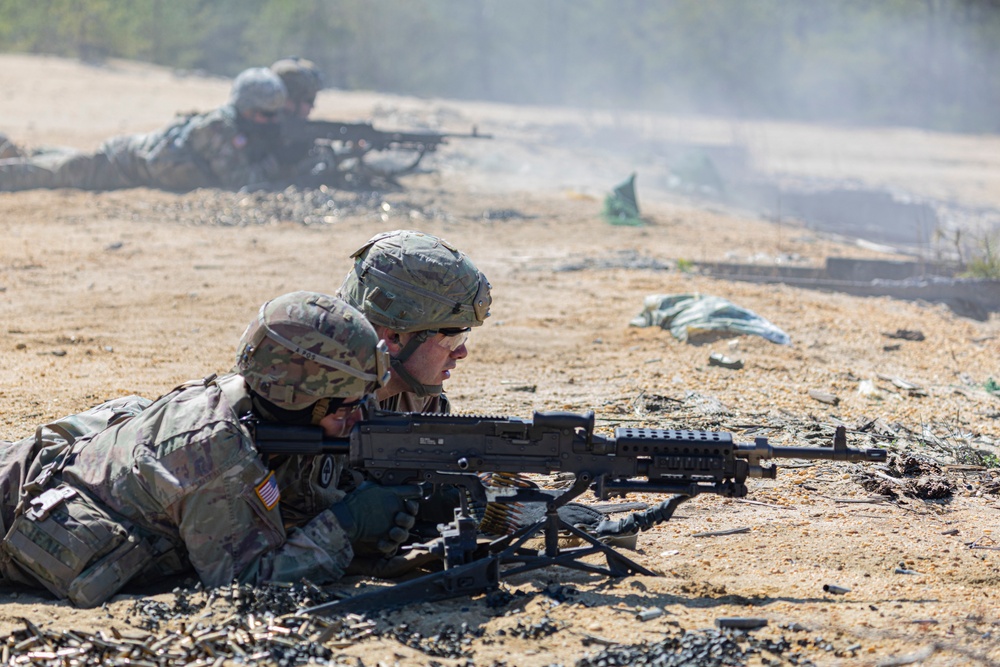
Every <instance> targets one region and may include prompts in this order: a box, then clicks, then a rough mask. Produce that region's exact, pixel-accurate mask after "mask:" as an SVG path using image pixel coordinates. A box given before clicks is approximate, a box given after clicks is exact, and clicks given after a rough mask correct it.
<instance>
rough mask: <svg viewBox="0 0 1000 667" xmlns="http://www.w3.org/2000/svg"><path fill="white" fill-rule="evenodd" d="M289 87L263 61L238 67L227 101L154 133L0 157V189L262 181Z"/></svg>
mask: <svg viewBox="0 0 1000 667" xmlns="http://www.w3.org/2000/svg"><path fill="white" fill-rule="evenodd" d="M286 100H287V94H286V92H285V87H284V84H283V83H282V82H281V79H280V77H278V76H277V75H276V74H275V73H273V72H272V71H270V70H269V69H266V68H263V67H257V68H251V69H248V70H245V71H243V72H241V73H240V74H239V75H238V76H237V77H236V79H234V81H233V88H232V93H231V95H230V100H229V103H228V104H226V105H223V106H222V107H219V108H218V109H215V110H213V111H210V112H208V113H204V114H193V115H190V116H186V117H183V118H180V119H179V120H178V121H177V122H175V123H174V124H172V125H171V126H169V127H167V128H166V129H164V130H160V131H158V132H152V133H149V134H136V135H126V136H121V137H114V138H112V139H109V140H107V141H106V142H104V144H102V145H101V147H100V149H98V151H97V152H96V153H93V154H86V153H80V152H78V151H67V150H58V151H42V152H39V153H37V154H33V155H31V156H29V157H22V158H15V159H8V160H0V191H15V190H29V189H34V188H79V189H82V190H115V189H119V188H131V187H142V186H145V187H153V188H161V189H164V190H174V191H178V192H184V191H188V190H194V189H196V188H200V187H220V188H226V189H232V190H238V189H240V188H243V187H260V186H261V185H262V184H265V183H267V182H269V181H271V180H273V179H274V178H275V177H276V176H278V171H279V167H278V162H277V159H276V157H275V152H276V151H277V150H278V148H279V144H280V137H279V133H278V125H277V119H278V115H279V113H280V112H281V111H282V110H283V109H284V107H285V102H286Z"/></svg>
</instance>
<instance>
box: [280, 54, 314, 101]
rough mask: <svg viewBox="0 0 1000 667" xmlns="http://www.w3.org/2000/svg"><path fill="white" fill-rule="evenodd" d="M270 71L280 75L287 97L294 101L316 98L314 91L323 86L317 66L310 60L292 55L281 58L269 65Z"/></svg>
mask: <svg viewBox="0 0 1000 667" xmlns="http://www.w3.org/2000/svg"><path fill="white" fill-rule="evenodd" d="M271 71H272V72H274V73H275V74H277V75H278V76H279V77H281V81H282V83H284V84H285V90H286V91H287V92H288V99H290V100H292V101H293V102H295V103H299V102H309V103H310V104H311V103H312V102H314V101H315V100H316V93H318V92H319V89H320V88H322V87H323V77H322V75H321V74H320V73H319V68H318V67H316V64H315V63H314V62H312V61H311V60H306V59H305V58H299V57H298V56H294V57H291V58H282V59H281V60H278V61H276V62H275V63H274V64H272V65H271Z"/></svg>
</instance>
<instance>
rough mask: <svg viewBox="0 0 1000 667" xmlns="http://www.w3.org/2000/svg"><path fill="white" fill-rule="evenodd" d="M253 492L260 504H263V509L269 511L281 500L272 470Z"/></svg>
mask: <svg viewBox="0 0 1000 667" xmlns="http://www.w3.org/2000/svg"><path fill="white" fill-rule="evenodd" d="M254 490H255V491H256V492H257V497H258V498H260V502H262V503H264V507H266V508H267V509H269V510H272V509H274V506H275V505H277V504H278V501H279V500H281V491H279V490H278V480H277V479H275V478H274V471H273V470H272V471H271V472H269V473H268V474H267V477H265V478H264V481H263V482H261V483H260V484H258V485H257V487H256V488H255V489H254Z"/></svg>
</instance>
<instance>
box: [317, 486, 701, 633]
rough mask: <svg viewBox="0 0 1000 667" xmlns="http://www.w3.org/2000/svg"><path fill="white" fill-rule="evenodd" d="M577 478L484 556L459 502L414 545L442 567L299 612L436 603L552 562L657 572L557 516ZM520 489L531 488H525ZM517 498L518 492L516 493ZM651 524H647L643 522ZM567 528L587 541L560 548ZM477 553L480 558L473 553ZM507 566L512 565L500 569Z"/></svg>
mask: <svg viewBox="0 0 1000 667" xmlns="http://www.w3.org/2000/svg"><path fill="white" fill-rule="evenodd" d="M581 482H582V480H581V481H578V483H577V484H574V485H573V487H571V488H570V489H569V490H568V491H567V492H566V493H564V494H562V495H560V496H558V497H555V498H553V497H551V496H548V497H547V505H546V512H545V518H544V519H543V520H541V521H539V522H537V523H534V524H530V525H528V526H524V527H522V528H520V529H518V530H517V531H516V532H514V533H513V534H511V535H506V536H504V537H501V538H498V539H496V540H493V541H492V542H490V543H489V544H488V545H487V548H486V551H487V555H485V556H483V555H481V554H482V550H481V547H480V546H477V541H476V539H475V521H474V520H473V519H472V518H471V517H470V516H469V515H468V510H467V508H466V507H464V506H463V508H462V509H461V510H456V516H455V519H454V520H453V521H452V522H451V523H449V524H445V525H443V526H442V530H441V537H439V538H437V539H435V540H434V541H432V542H430V543H428V544H426V545H418V547H415V548H420V549H424V550H426V551H429V552H431V553H434V554H436V555H439V556H440V557H441V558H442V560H443V562H444V569H443V570H441V571H439V572H432V573H430V574H425V575H422V576H419V577H416V578H414V579H410V580H408V581H403V582H401V583H398V584H395V585H393V586H386V587H384V588H380V589H379V590H376V591H371V592H369V593H362V594H360V595H355V596H353V597H350V598H345V599H342V600H336V601H334V602H328V603H325V604H321V605H317V606H315V607H310V608H308V609H303V610H301V611H299V612H298V613H299V614H300V615H301V614H320V615H324V616H331V615H335V614H348V613H369V612H375V611H381V610H385V609H392V608H396V607H402V606H405V605H407V604H411V603H414V602H436V601H440V600H448V599H451V598H456V597H461V596H465V595H476V594H478V593H486V592H489V591H492V590H496V589H497V588H499V586H500V581H501V580H502V579H503V578H505V577H509V576H512V575H515V574H520V573H522V572H530V571H532V570H538V569H541V568H543V567H548V566H550V565H559V566H562V567H566V568H570V569H575V570H580V571H583V572H590V573H593V574H600V575H604V576H607V577H616V578H617V577H624V576H628V575H630V574H644V575H647V576H658V575H657V574H656V573H655V572H653V571H651V570H649V569H648V568H645V567H643V566H642V565H639V564H638V563H636V562H635V561H633V560H632V559H630V558H628V557H626V556H624V555H623V554H621V553H620V552H619V551H617V550H616V549H615V548H613V547H611V546H609V545H607V544H604V543H603V542H601V541H600V540H598V539H597V538H595V537H594V536H592V535H589V534H588V533H586V532H585V531H582V530H580V529H579V528H577V527H576V526H573V525H570V524H569V523H567V522H565V521H563V520H562V519H561V518H560V517H559V513H558V509H559V507H561V506H562V505H564V504H566V503H567V502H569V501H570V500H572V499H573V498H575V497H577V496H578V495H580V493H581V492H582V491H583V490H585V489H586V484H585V483H581ZM518 493H530V491H523V492H518ZM515 497H516V496H515ZM688 498H689V496H686V495H679V496H674V497H673V498H672V499H671V501H670V502H669V503H666V502H665V503H664V504H663V505H662V506H661V507H662V508H663V509H661V514H660V518H659V521H657V522H656V523H660V522H663V521H666V520H667V519H669V518H670V515H672V514H673V511H674V509H676V507H677V505H679V504H680V503H682V502H684V501H685V500H687V499H688ZM463 505H464V503H463ZM647 527H649V526H647ZM560 531H566V532H568V533H570V534H571V535H573V536H575V537H577V538H579V539H580V540H582V541H583V542H585V543H586V545H585V546H579V547H570V548H566V549H564V548H561V547H560V546H559V532H560ZM540 532H541V533H543V537H544V544H545V548H544V550H543V553H539V551H538V550H534V549H528V548H526V547H525V546H524V544H525V543H526V542H527V541H528V540H530V539H531V538H533V537H535V536H537V535H538V534H539V533H540ZM598 553H599V554H602V555H603V556H604V558H605V562H606V566H600V565H592V564H590V563H585V562H583V560H582V559H583V558H585V557H587V556H590V555H593V554H598ZM477 556H478V557H477ZM505 565H513V567H508V568H506V569H502V568H503V566H505Z"/></svg>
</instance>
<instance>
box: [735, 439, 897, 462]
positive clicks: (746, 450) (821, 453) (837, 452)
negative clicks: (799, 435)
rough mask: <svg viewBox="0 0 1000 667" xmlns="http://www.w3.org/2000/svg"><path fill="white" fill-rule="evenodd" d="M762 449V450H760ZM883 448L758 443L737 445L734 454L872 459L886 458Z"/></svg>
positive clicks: (771, 456) (739, 455)
mask: <svg viewBox="0 0 1000 667" xmlns="http://www.w3.org/2000/svg"><path fill="white" fill-rule="evenodd" d="M762 450H763V451H762ZM887 454H888V452H887V451H886V450H884V449H855V448H853V447H843V448H841V447H773V446H771V445H764V446H763V447H762V446H761V445H760V444H759V443H758V444H755V445H742V444H741V445H737V450H736V456H738V457H740V458H748V459H750V458H754V457H757V458H760V459H820V460H824V461H855V462H858V461H874V462H880V461H885V460H886V455H887Z"/></svg>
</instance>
